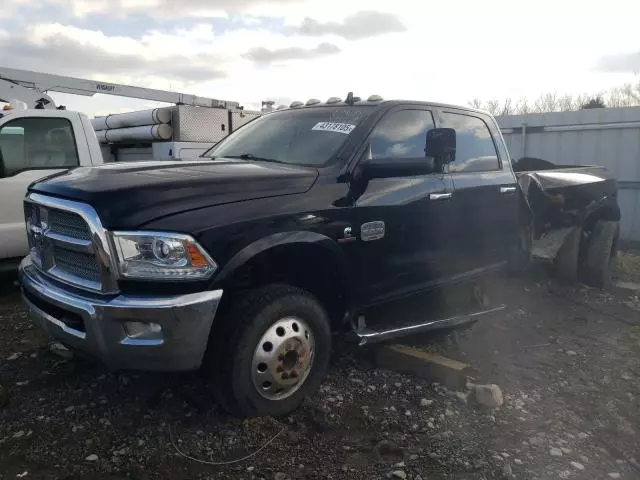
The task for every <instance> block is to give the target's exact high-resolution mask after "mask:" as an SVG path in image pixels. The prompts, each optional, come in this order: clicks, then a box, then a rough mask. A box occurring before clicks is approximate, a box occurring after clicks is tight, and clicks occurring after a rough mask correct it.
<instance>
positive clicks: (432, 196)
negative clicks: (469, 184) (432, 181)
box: [429, 193, 453, 200]
mask: <svg viewBox="0 0 640 480" xmlns="http://www.w3.org/2000/svg"><path fill="white" fill-rule="evenodd" d="M452 196H453V194H452V193H430V194H429V200H446V199H447V198H451V197H452Z"/></svg>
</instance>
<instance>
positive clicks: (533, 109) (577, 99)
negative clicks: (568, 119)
mask: <svg viewBox="0 0 640 480" xmlns="http://www.w3.org/2000/svg"><path fill="white" fill-rule="evenodd" d="M594 99H597V100H598V101H596V102H594ZM601 104H602V105H605V106H607V107H638V106H640V76H639V77H638V80H637V81H635V82H632V83H627V84H625V85H622V86H620V87H616V88H612V89H611V90H608V91H606V92H599V93H597V94H586V93H582V94H579V95H563V96H558V95H557V94H556V93H546V94H544V95H541V96H540V97H538V98H537V99H536V100H535V101H534V102H533V103H529V100H528V99H526V98H522V99H520V100H519V101H518V102H516V103H514V102H513V100H512V99H511V98H507V99H504V100H499V99H493V100H489V101H486V102H483V101H482V100H480V99H479V98H478V97H476V98H474V99H473V100H471V101H470V102H469V105H471V106H472V107H475V108H479V109H481V110H486V111H487V112H489V113H491V114H492V115H527V114H529V113H544V112H569V111H575V110H580V109H582V108H584V107H585V106H586V105H593V106H595V105H601ZM591 108H594V107H591ZM599 108H602V107H599Z"/></svg>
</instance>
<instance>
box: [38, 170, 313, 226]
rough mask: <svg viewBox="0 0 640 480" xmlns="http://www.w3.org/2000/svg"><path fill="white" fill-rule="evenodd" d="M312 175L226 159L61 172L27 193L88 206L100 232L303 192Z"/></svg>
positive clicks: (308, 185)
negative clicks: (102, 228)
mask: <svg viewBox="0 0 640 480" xmlns="http://www.w3.org/2000/svg"><path fill="white" fill-rule="evenodd" d="M317 176H318V171H317V170H316V169H315V168H311V167H300V166H291V165H283V164H277V163H267V162H250V161H242V160H241V161H238V160H231V159H216V160H195V161H176V162H166V161H164V162H124V163H111V164H106V165H101V166H99V167H79V168H76V169H73V170H70V171H67V172H62V173H60V174H58V175H54V176H52V177H49V178H48V179H46V180H45V181H42V182H38V183H34V184H33V185H31V186H30V187H29V191H33V192H39V193H43V194H47V195H53V196H56V197H62V198H67V199H70V200H77V201H81V202H85V203H88V204H90V205H91V206H93V207H94V208H95V209H96V211H97V212H98V214H99V215H100V219H101V221H102V223H103V225H104V226H105V228H108V229H115V228H119V229H122V228H137V227H139V226H141V225H143V224H145V223H147V222H150V221H152V220H155V219H157V218H159V217H164V216H168V215H173V214H176V213H180V212H184V211H188V210H193V209H197V208H204V207H210V206H215V205H221V204H224V203H232V202H239V201H243V200H253V199H259V198H267V197H274V196H278V195H291V194H295V193H303V192H306V191H307V190H309V189H310V188H311V186H312V185H313V183H314V182H315V179H316V178H317Z"/></svg>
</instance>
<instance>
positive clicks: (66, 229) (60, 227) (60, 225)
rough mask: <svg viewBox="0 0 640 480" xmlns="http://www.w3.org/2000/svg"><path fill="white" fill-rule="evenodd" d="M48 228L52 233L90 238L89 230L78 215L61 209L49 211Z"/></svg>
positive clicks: (82, 238)
mask: <svg viewBox="0 0 640 480" xmlns="http://www.w3.org/2000/svg"><path fill="white" fill-rule="evenodd" d="M49 228H50V229H51V231H52V232H53V233H57V234H60V235H65V236H67V237H71V238H76V239H78V240H91V231H90V230H89V227H88V226H87V223H86V222H85V221H84V220H83V219H82V217H81V216H80V215H77V214H75V213H71V212H63V211H62V210H50V211H49Z"/></svg>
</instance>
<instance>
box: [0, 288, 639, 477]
mask: <svg viewBox="0 0 640 480" xmlns="http://www.w3.org/2000/svg"><path fill="white" fill-rule="evenodd" d="M550 288H551V287H550V286H549V284H547V283H546V282H536V281H528V282H526V283H523V282H520V281H518V282H514V281H510V282H507V283H506V284H505V285H503V286H501V289H502V290H501V291H502V293H503V294H504V295H505V296H507V297H509V299H510V300H511V301H510V302H509V303H510V304H512V305H513V306H514V307H513V308H509V309H508V310H507V311H506V312H504V313H502V314H500V315H497V316H495V317H492V318H490V319H487V320H486V321H485V322H483V323H480V324H477V325H475V326H474V327H473V328H472V329H471V330H470V331H469V332H467V333H463V334H460V335H457V336H455V337H454V336H451V337H445V338H442V339H441V340H439V341H438V342H437V343H433V344H428V345H427V344H426V343H424V342H423V341H422V340H421V343H420V345H422V346H425V348H428V349H432V350H434V351H437V352H440V353H446V354H447V355H450V356H452V357H454V358H457V359H460V360H463V361H469V362H470V363H471V364H472V366H473V371H472V374H471V376H472V377H473V378H472V381H473V383H474V384H485V385H489V384H496V385H498V386H499V387H500V389H501V393H502V395H503V405H502V406H501V407H500V408H497V409H494V410H489V411H488V410H486V408H483V407H482V406H481V405H479V404H478V403H477V400H476V399H475V398H474V396H473V395H471V396H469V397H468V398H467V401H466V402H465V401H462V399H461V396H463V394H465V393H466V392H451V391H448V390H447V389H445V388H444V387H442V386H440V385H434V384H431V383H429V382H428V381H425V380H420V379H417V378H413V377H409V376H406V375H402V374H398V373H394V372H390V371H383V370H377V369H376V368H375V366H374V365H373V364H372V363H371V362H370V356H369V354H368V352H367V351H366V350H365V351H362V350H354V349H351V348H343V349H341V348H340V347H339V345H337V346H336V354H335V355H334V358H333V361H332V365H331V368H330V371H329V374H328V376H327V378H326V380H325V381H324V382H323V384H322V387H321V389H320V391H319V392H318V394H317V395H314V396H313V398H310V399H308V400H307V401H306V402H305V403H304V405H303V406H302V407H301V408H300V409H299V410H298V411H296V412H295V413H293V414H292V415H289V416H287V417H284V418H280V419H272V418H260V419H249V420H239V419H234V418H230V417H229V416H227V415H226V414H224V413H222V412H220V411H219V410H218V409H217V408H216V406H215V405H213V404H212V403H211V400H210V395H209V392H208V391H207V390H206V389H205V388H204V387H203V385H202V383H201V382H200V379H199V377H198V375H197V374H195V373H194V374H180V375H160V374H140V373H132V372H128V373H125V374H123V373H115V372H109V371H107V370H105V369H104V368H103V367H102V366H100V365H96V364H92V363H89V362H87V361H85V360H78V359H71V360H69V359H67V358H63V357H60V356H59V355H57V354H54V353H52V352H51V351H50V349H49V344H48V340H47V339H46V338H45V337H43V336H42V334H41V333H40V332H39V331H38V330H36V329H35V328H33V327H32V326H31V324H30V322H29V321H28V320H27V318H26V315H25V313H24V310H23V309H22V307H21V305H20V303H19V301H18V297H17V294H16V292H15V291H13V292H11V291H9V293H6V292H7V289H6V288H5V289H2V290H0V291H1V292H4V293H2V294H0V359H2V360H0V381H2V383H3V385H4V386H6V387H7V389H8V390H9V404H8V405H7V406H6V407H4V408H1V409H0V472H1V473H0V479H2V480H4V479H9V478H35V479H40V478H41V479H45V478H46V479H50V478H60V479H62V478H64V479H72V478H88V477H89V478H95V479H96V480H99V479H109V480H123V479H127V478H128V479H141V480H142V479H145V480H146V479H161V478H162V479H164V478H167V479H169V478H170V479H177V478H193V479H215V478H221V479H222V478H243V479H247V480H249V479H259V478H264V479H268V480H270V479H279V480H285V479H303V478H305V479H306V478H310V479H312V478H333V479H372V478H373V479H384V478H393V477H390V475H393V474H394V473H396V472H403V473H404V474H405V475H406V478H407V479H412V480H417V479H418V478H422V479H431V480H433V479H449V478H456V479H457V478H485V479H490V478H524V479H534V478H539V479H547V478H570V479H585V480H586V479H597V478H622V479H625V478H629V479H633V478H640V465H638V459H639V458H640V454H638V452H640V436H639V432H640V418H639V417H638V415H637V412H638V411H640V405H639V400H640V326H639V327H634V326H631V325H628V324H625V323H623V322H620V321H617V320H615V319H612V317H611V315H617V316H620V317H621V318H633V317H632V314H631V313H630V312H631V311H630V309H629V307H628V306H627V305H626V304H625V303H624V302H626V301H627V300H628V299H627V294H626V293H624V292H618V291H616V292H613V293H603V292H597V291H592V290H586V289H581V288H576V289H571V290H567V291H564V290H563V291H562V294H563V295H565V296H568V297H569V299H570V300H571V301H569V300H567V299H566V298H564V297H561V296H559V295H558V293H557V292H555V293H551V292H549V289H550ZM553 288H557V287H555V286H553ZM576 302H577V303H576ZM580 302H582V303H585V302H586V304H587V305H589V306H588V307H587V306H581V305H582V303H580ZM602 312H605V313H602ZM568 350H569V351H574V352H576V355H567V354H566V353H564V352H566V351H568ZM33 354H36V355H33ZM9 357H13V359H12V360H8V358H9ZM622 375H625V376H626V377H628V378H629V379H625V378H623V377H622ZM18 383H20V385H17V384H18ZM407 412H410V414H409V415H408V414H407ZM283 430H284V433H283V434H281V435H279V436H278V438H276V440H275V441H274V442H273V443H272V444H270V445H269V446H268V447H267V448H266V449H265V450H264V451H263V452H261V453H260V454H259V455H257V456H255V457H252V458H251V459H249V460H248V461H244V462H239V463H235V464H232V465H228V466H211V465H205V464H201V463H197V462H194V461H192V460H189V459H187V458H184V457H182V456H181V455H180V454H178V453H177V451H176V449H175V448H174V445H173V442H172V438H173V441H175V445H176V446H177V447H178V448H179V449H180V450H181V451H182V452H184V453H185V454H187V455H189V456H192V457H194V458H198V459H201V460H203V461H210V462H220V461H228V460H233V459H237V458H240V457H243V456H245V455H247V454H249V453H251V452H254V451H255V450H256V449H258V448H260V447H261V446H262V445H264V444H265V443H266V442H267V441H269V440H270V439H271V438H272V437H273V436H274V435H276V434H278V433H279V432H281V431H283ZM552 450H553V451H556V450H557V451H560V453H561V456H553V455H550V452H551V451H552ZM565 452H566V453H565ZM399 465H401V466H399ZM580 466H581V467H582V468H580ZM24 472H27V474H26V475H25V476H24V477H19V475H22V474H23V473H24ZM395 478H402V477H397V476H396V477H395Z"/></svg>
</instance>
